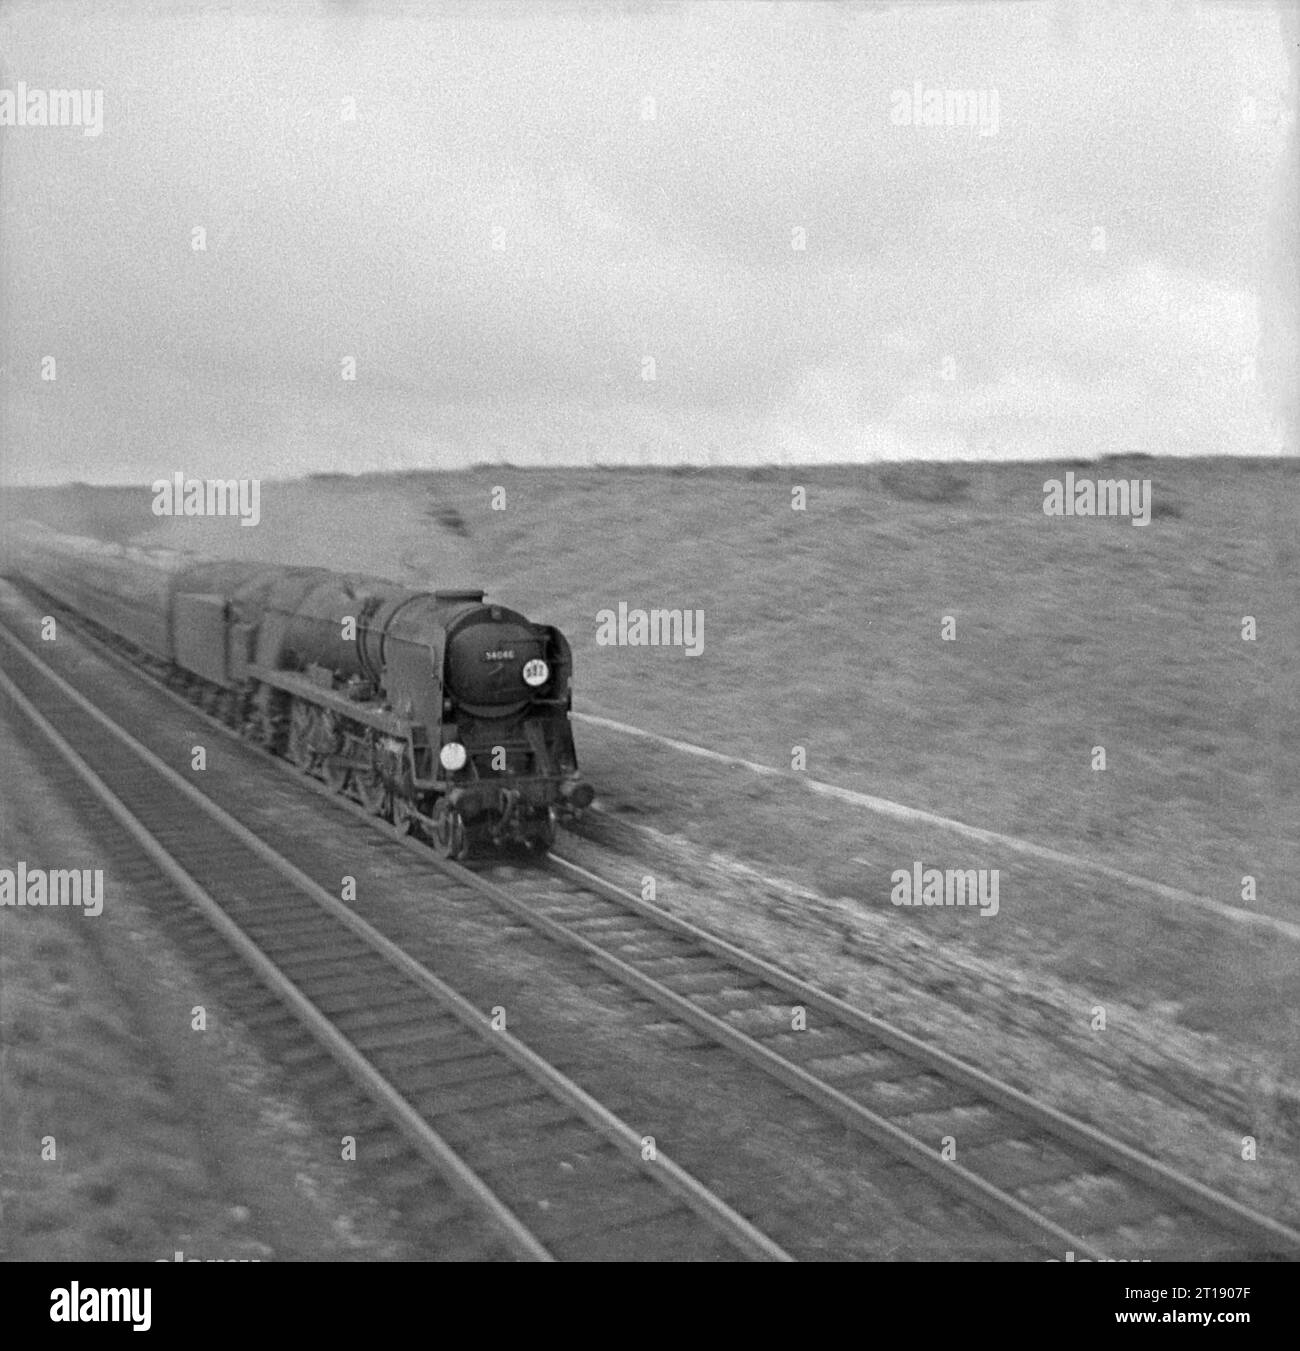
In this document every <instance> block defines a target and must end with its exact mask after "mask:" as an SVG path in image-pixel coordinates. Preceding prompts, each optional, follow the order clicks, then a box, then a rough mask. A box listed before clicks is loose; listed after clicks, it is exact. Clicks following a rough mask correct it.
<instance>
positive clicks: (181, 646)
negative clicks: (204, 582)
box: [173, 595, 231, 685]
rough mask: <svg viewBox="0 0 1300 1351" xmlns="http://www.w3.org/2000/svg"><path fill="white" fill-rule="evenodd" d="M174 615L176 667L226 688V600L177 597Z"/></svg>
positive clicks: (216, 597)
mask: <svg viewBox="0 0 1300 1351" xmlns="http://www.w3.org/2000/svg"><path fill="white" fill-rule="evenodd" d="M173 614H174V616H175V641H176V654H175V655H176V663H177V665H179V666H183V667H185V669H186V670H187V671H193V672H194V673H195V675H200V676H202V677H203V678H204V680H211V681H212V682H213V683H214V684H217V685H229V684H230V683H231V682H230V675H229V670H228V666H227V658H228V652H229V648H228V634H227V625H226V600H225V597H224V596H196V595H178V596H177V597H176V602H175V608H174V611H173Z"/></svg>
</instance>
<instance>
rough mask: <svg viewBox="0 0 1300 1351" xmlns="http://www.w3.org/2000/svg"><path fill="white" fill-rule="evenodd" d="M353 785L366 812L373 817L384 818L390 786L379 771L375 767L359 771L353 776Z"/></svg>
mask: <svg viewBox="0 0 1300 1351" xmlns="http://www.w3.org/2000/svg"><path fill="white" fill-rule="evenodd" d="M352 785H353V787H354V788H356V790H357V799H358V801H359V802H360V803H361V805H362V806H363V807H364V808H365V809H366V811H368V812H369V813H370V815H371V816H383V814H384V812H385V810H386V809H387V807H388V785H387V784H386V783H385V782H384V781H383V779H382V778H380V776H379V771H378V770H377V769H376V768H375V767H374V766H373V765H371V766H370V767H369V768H368V769H358V770H357V771H356V773H354V774H353V775H352Z"/></svg>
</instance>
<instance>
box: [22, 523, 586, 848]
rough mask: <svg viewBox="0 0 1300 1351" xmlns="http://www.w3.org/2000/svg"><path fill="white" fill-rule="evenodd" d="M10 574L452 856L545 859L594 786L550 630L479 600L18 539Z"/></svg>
mask: <svg viewBox="0 0 1300 1351" xmlns="http://www.w3.org/2000/svg"><path fill="white" fill-rule="evenodd" d="M19 545H20V549H19V562H18V565H17V567H16V571H17V572H18V573H19V575H21V576H23V577H25V578H26V579H27V580H28V581H30V582H31V583H32V584H34V585H35V586H36V587H37V588H39V589H40V590H41V591H43V592H45V593H46V594H48V595H49V596H51V597H52V598H53V599H55V600H56V601H58V602H60V603H61V604H63V605H65V606H67V607H68V608H69V609H70V610H72V611H74V612H76V613H77V614H78V615H80V616H82V617H83V618H84V619H85V620H87V621H89V622H91V623H92V624H93V625H95V626H96V627H98V628H99V629H101V630H103V631H105V632H106V633H107V634H108V635H109V636H111V637H112V638H113V639H115V640H116V642H117V644H118V645H119V646H120V647H124V648H125V649H126V650H127V651H128V652H129V654H130V655H131V656H132V657H133V658H134V659H135V660H137V661H138V662H139V663H140V664H142V665H145V666H147V667H149V668H151V669H153V670H154V672H155V673H156V674H158V675H161V676H163V677H165V678H166V679H167V680H168V682H169V683H170V684H172V685H173V686H174V687H177V688H180V689H182V690H183V691H184V692H185V693H186V694H187V695H188V696H189V697H191V698H193V699H194V700H195V701H196V702H198V703H200V704H201V705H202V706H203V707H204V708H205V709H206V710H207V711H208V712H210V713H213V714H215V715H216V716H219V717H220V718H222V719H223V720H224V721H225V722H226V723H228V724H229V725H230V726H232V727H236V728H238V729H239V730H240V731H241V732H242V733H243V734H244V735H245V736H247V737H249V738H250V739H251V740H253V741H254V742H256V743H257V744H259V745H262V746H265V747H267V748H268V749H270V750H271V751H273V752H274V753H276V754H277V755H282V756H285V757H286V758H287V759H289V760H290V761H292V763H293V764H294V765H296V766H297V767H298V768H299V769H300V770H302V771H303V772H304V773H307V774H310V775H312V776H314V777H317V778H320V779H322V780H323V781H324V782H325V783H326V784H327V785H329V787H330V788H332V789H333V790H334V791H335V792H338V793H343V794H347V795H349V796H352V797H354V798H355V799H356V800H357V801H359V802H360V803H361V804H362V805H363V806H364V807H365V808H366V810H367V811H369V812H371V813H372V814H374V815H376V816H380V817H383V818H385V819H387V820H389V821H391V822H392V823H393V825H394V826H396V827H397V828H398V829H399V830H400V831H403V832H412V831H415V832H417V833H419V834H421V835H423V836H425V837H426V838H427V839H428V841H429V842H430V843H431V844H432V846H433V847H434V849H435V850H436V851H437V852H438V853H439V854H440V855H442V856H443V857H445V858H464V857H466V856H467V855H468V854H469V853H471V852H473V851H474V850H476V849H483V848H487V847H489V846H491V845H500V844H503V843H505V842H507V841H513V842H522V843H524V844H526V845H527V846H529V847H530V848H531V849H533V850H536V851H538V852H545V851H546V850H547V849H549V848H550V846H551V845H552V844H553V843H554V840H555V833H556V824H557V821H558V819H560V818H561V817H572V816H576V815H577V814H578V813H579V812H581V810H582V809H583V808H584V807H586V806H588V805H589V804H590V802H591V800H592V798H593V796H594V791H593V789H592V787H591V785H590V784H589V783H587V782H586V781H585V780H583V778H582V777H581V776H580V774H579V773H578V761H577V755H576V753H575V750H574V745H573V732H572V728H571V725H570V722H569V710H570V707H571V704H572V694H571V690H570V683H571V679H572V673H573V658H572V653H571V650H570V647H569V643H568V641H567V640H566V639H565V637H564V635H563V634H562V633H561V632H560V631H559V629H557V628H553V627H552V626H550V625H545V624H534V623H532V622H531V621H530V620H528V619H527V618H525V617H524V616H523V615H522V614H519V613H518V612H517V611H515V610H510V609H507V608H506V607H504V606H501V605H495V604H490V603H488V602H487V601H486V600H485V599H484V593H483V592H482V591H477V590H442V591H432V592H427V591H413V590H410V589H408V588H406V587H402V586H398V585H396V584H395V583H392V582H386V581H382V580H380V579H377V578H374V577H365V576H355V575H345V574H340V573H335V572H329V571H327V570H325V569H323V568H304V567H281V566H278V565H274V564H266V563H239V562H227V561H221V560H218V559H212V558H205V557H202V556H200V555H196V554H191V553H183V552H178V551H173V550H163V549H142V548H136V547H131V546H122V545H114V544H107V543H104V542H102V541H99V540H91V539H82V538H75V537H70V536H64V535H60V534H57V533H56V532H53V531H50V530H47V529H45V528H43V527H30V528H27V529H25V530H24V532H23V534H22V537H21V539H20V541H19Z"/></svg>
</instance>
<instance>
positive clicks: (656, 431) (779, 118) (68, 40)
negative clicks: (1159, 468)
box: [0, 4, 1295, 478]
mask: <svg viewBox="0 0 1300 1351" xmlns="http://www.w3.org/2000/svg"><path fill="white" fill-rule="evenodd" d="M50 13H51V12H50V10H49V8H48V7H47V6H45V5H43V4H40V5H29V6H26V7H20V8H17V9H12V8H11V9H10V10H8V11H6V14H5V16H4V18H3V19H0V38H3V39H4V50H5V51H6V52H7V53H8V55H7V56H6V58H5V59H6V66H5V68H4V70H3V72H0V83H3V84H12V82H13V81H15V80H17V79H20V78H22V79H26V80H27V82H28V83H29V84H33V85H36V84H41V85H45V86H49V87H86V88H97V87H102V88H103V89H104V94H105V129H104V134H103V135H102V136H100V137H98V138H96V139H94V140H87V139H84V138H81V137H80V136H75V137H71V136H61V135H60V133H59V131H58V129H55V128H49V129H45V130H44V131H43V132H42V133H40V134H37V133H36V131H35V129H25V130H24V131H22V132H21V134H20V133H19V131H18V129H13V130H7V131H6V132H5V133H4V137H5V140H4V152H3V153H4V163H3V181H2V184H0V197H2V198H3V221H2V225H3V229H4V235H5V238H6V240H7V241H8V243H9V246H10V247H9V248H8V249H7V250H6V253H7V264H8V273H7V280H6V292H7V303H8V312H9V315H10V317H11V325H10V334H9V342H8V349H7V352H6V358H7V362H6V364H7V376H6V381H7V384H6V392H7V395H8V403H9V406H10V410H11V422H10V426H9V433H10V435H9V437H8V441H9V443H10V444H11V445H12V446H13V449H12V450H11V451H9V452H8V453H7V460H6V463H5V464H4V465H3V466H0V468H2V469H3V471H4V472H5V473H6V474H8V475H9V476H11V477H30V476H31V475H33V474H39V475H48V476H56V477H57V476H62V475H63V474H65V473H70V474H73V475H75V476H77V477H91V478H93V477H97V476H102V475H108V474H113V475H118V474H137V475H141V476H148V475H152V473H153V472H154V471H155V470H157V471H159V472H162V471H164V470H166V471H170V470H171V469H173V468H175V467H176V464H177V462H176V459H175V457H176V456H177V455H181V454H183V455H187V456H198V455H202V456H204V457H205V458H207V459H209V460H210V461H212V462H213V463H214V464H216V465H217V466H218V467H219V466H220V464H221V463H223V462H224V461H225V460H231V459H241V460H242V459H243V458H245V457H247V456H250V455H251V456H254V457H255V456H257V455H260V456H261V457H262V459H263V460H266V461H270V462H271V463H272V464H274V465H275V466H276V467H277V468H280V469H287V468H289V467H291V466H292V465H301V466H303V467H310V468H346V467H348V464H349V463H353V462H355V459H356V456H357V455H358V454H365V455H379V456H383V457H386V458H387V460H388V461H390V462H393V463H403V462H416V461H417V460H419V459H420V457H425V458H426V459H427V458H428V457H433V456H437V457H439V459H440V462H444V461H454V462H460V461H474V460H477V459H483V458H488V454H487V450H486V448H487V447H490V446H504V447H506V448H508V449H509V450H510V454H511V457H512V458H515V459H519V460H526V459H528V458H530V457H531V458H535V459H540V458H555V457H562V456H564V455H565V454H569V453H571V454H573V455H575V456H576V457H578V458H581V457H582V456H583V455H586V454H589V453H597V451H599V447H597V446H595V445H594V444H589V443H593V442H594V441H595V440H598V439H601V438H603V439H604V440H605V441H606V442H608V443H609V444H608V446H607V448H606V449H605V450H604V451H600V452H599V453H602V454H606V455H607V456H608V457H609V458H621V457H628V458H636V457H638V456H640V457H642V458H653V457H655V456H663V457H668V456H678V455H680V456H682V457H686V458H690V457H692V456H696V455H698V456H703V455H705V454H708V453H710V452H709V450H708V447H710V446H712V447H714V450H713V452H712V453H714V454H715V455H717V456H720V457H737V458H743V457H744V456H746V455H750V456H764V455H766V456H782V455H794V456H802V455H805V454H809V453H812V452H813V451H814V450H815V451H816V453H818V454H821V455H824V456H826V457H831V458H840V457H842V458H863V457H869V456H872V455H877V454H882V455H895V454H908V453H916V454H934V453H940V452H943V453H947V452H948V451H951V450H953V449H954V448H956V449H957V450H958V451H961V450H963V449H965V450H967V451H970V450H971V448H972V447H979V446H988V445H990V444H992V438H994V437H995V436H996V437H1000V438H1001V440H1000V441H999V444H1006V443H1014V444H1016V445H1018V446H1022V447H1025V448H1026V449H1027V450H1028V451H1030V452H1034V453H1046V454H1078V453H1086V450H1085V449H1084V448H1086V447H1087V446H1091V445H1094V444H1095V443H1096V440H1097V428H1098V427H1099V426H1102V425H1105V424H1106V422H1107V420H1108V419H1109V420H1110V421H1111V422H1114V421H1115V420H1116V419H1131V418H1132V417H1134V416H1135V409H1134V404H1133V402H1132V394H1133V391H1140V390H1144V391H1146V397H1147V400H1148V403H1150V402H1151V401H1153V400H1154V401H1155V402H1156V403H1157V404H1158V407H1156V408H1155V410H1154V412H1153V413H1152V417H1153V418H1154V421H1155V422H1156V424H1157V425H1158V424H1160V423H1161V421H1163V423H1164V425H1165V428H1166V430H1167V431H1168V432H1169V436H1170V442H1171V444H1176V445H1178V446H1181V447H1182V448H1183V449H1184V450H1195V449H1198V448H1199V449H1206V450H1210V449H1213V450H1223V449H1235V450H1242V451H1258V450H1261V449H1265V448H1267V444H1277V443H1278V436H1277V434H1276V433H1275V432H1272V433H1270V432H1268V431H1267V430H1264V431H1261V428H1265V429H1267V428H1268V426H1269V425H1270V419H1272V421H1273V422H1274V423H1275V422H1276V421H1277V417H1276V416H1275V414H1274V413H1271V412H1269V411H1268V409H1269V408H1274V409H1276V408H1283V407H1284V406H1285V404H1286V399H1287V397H1288V391H1293V389H1294V381H1293V374H1287V373H1286V370H1287V368H1286V367H1285V359H1286V354H1287V353H1288V352H1292V353H1293V352H1294V342H1295V325H1294V314H1293V312H1291V313H1288V312H1287V310H1286V309H1285V307H1284V306H1282V305H1281V304H1280V303H1279V302H1278V301H1277V298H1276V294H1275V292H1276V289H1277V288H1276V285H1275V282H1276V279H1277V278H1278V277H1279V276H1282V275H1283V274H1285V272H1286V268H1287V266H1288V265H1289V266H1290V267H1291V268H1292V269H1293V268H1294V263H1293V262H1290V263H1289V264H1288V261H1287V260H1288V259H1291V258H1292V257H1293V253H1294V248H1293V243H1294V233H1293V231H1294V225H1293V221H1294V215H1295V213H1294V211H1293V210H1292V208H1293V207H1294V192H1295V189H1294V175H1293V174H1288V173H1287V172H1286V168H1285V166H1286V163H1287V161H1286V160H1285V154H1286V145H1287V139H1286V138H1287V134H1288V133H1287V125H1288V124H1287V122H1286V118H1287V116H1291V115H1292V114H1291V112H1290V110H1291V109H1293V100H1294V80H1293V76H1292V74H1291V72H1290V71H1289V69H1288V66H1287V59H1286V54H1285V50H1284V43H1283V40H1282V39H1283V34H1282V29H1281V28H1280V26H1279V23H1280V21H1279V20H1278V18H1277V17H1276V16H1275V15H1272V14H1270V13H1269V12H1267V11H1263V10H1259V11H1256V10H1242V9H1228V8H1216V7H1207V8H1195V9H1193V8H1189V7H1183V6H1172V7H1165V8H1162V9H1157V10H1155V11H1152V12H1150V13H1147V12H1142V13H1138V12H1136V11H1133V10H1132V9H1131V8H1130V7H1128V6H1116V7H1111V6H1108V5H1099V6H1092V5H1089V6H1086V7H1082V8H1078V7H1071V6H1053V5H1025V6H1007V7H996V6H991V7H983V8H977V7H931V8H928V9H920V8H918V9H901V8H890V7H879V6H840V5H829V6H821V5H794V6H752V7H751V6H746V5H740V4H723V5H712V6H711V5H694V4H692V5H684V6H653V5H652V6H641V7H632V6H629V7H625V9H624V10H623V12H617V11H611V10H609V9H607V8H605V7H590V6H572V5H556V6H553V7H544V6H529V7H517V6H502V7H495V6H491V5H487V4H482V5H477V4H475V5H468V6H461V7H450V8H449V7H442V6H440V7H438V8H437V9H435V10H429V11H427V12H426V11H425V10H424V9H423V8H410V7H407V8H403V7H400V6H392V7H384V8H378V7H376V8H375V9H373V10H371V9H369V8H367V7H365V6H361V5H358V6H349V7H340V6H327V5H317V4H302V5H301V6H299V7H288V6H286V7H277V8H276V10H275V12H274V13H269V14H265V15H253V14H248V15H243V16H238V17H234V16H231V15H228V14H227V15H222V14H217V13H212V12H206V11H197V12H190V13H186V12H183V11H178V12H176V13H174V14H169V15H168V16H166V17H165V18H159V17H158V16H156V15H153V14H144V13H140V14H138V15H137V14H134V13H132V12H130V11H125V12H122V11H114V12H112V13H109V12H108V11H103V12H96V11H80V12H79V11H66V12H63V13H64V15H65V17H63V18H62V19H61V20H60V22H59V23H58V24H56V23H55V22H53V21H52V20H51V17H50ZM1175 38H1176V40H1174V39H1175ZM915 82H921V83H922V84H923V85H924V86H927V87H936V88H957V89H975V90H980V89H984V90H988V89H996V90H997V92H998V96H999V109H1000V119H999V130H998V134H997V135H996V136H991V137H981V136H979V135H978V133H977V132H976V131H973V130H972V129H970V128H961V127H942V128H941V127H898V126H894V125H892V124H891V122H890V118H889V110H890V105H891V97H892V95H893V92H894V91H895V90H898V89H904V90H907V89H911V88H912V86H913V84H914V83H915ZM1247 95H1249V96H1250V97H1252V98H1255V99H1256V101H1257V103H1258V106H1259V107H1260V108H1263V109H1265V110H1267V109H1273V110H1274V111H1275V116H1274V120H1273V121H1269V120H1268V118H1267V117H1261V118H1257V119H1255V121H1253V122H1246V121H1244V120H1243V116H1242V99H1243V97H1245V96H1247ZM353 113H355V116H354V117H353V115H352V114H353ZM1292 121H1293V116H1292ZM1288 222H1292V223H1291V224H1290V225H1289V224H1288ZM196 227H198V228H201V229H202V230H204V231H205V232H206V237H205V243H206V248H204V249H203V250H201V251H196V250H195V249H194V248H193V247H192V244H193V239H194V234H193V232H194V230H195V228H196ZM1099 230H1100V231H1102V232H1103V236H1104V248H1101V249H1098V248H1097V247H1096V241H1097V238H1098V236H1097V232H1098V231H1099ZM1288 230H1290V231H1291V233H1290V234H1288ZM796 241H798V244H796ZM1288 241H1290V247H1289V251H1288ZM799 245H802V246H801V247H800V246H799ZM1292 277H1293V272H1292ZM1261 298H1262V299H1263V300H1264V302H1265V308H1264V313H1263V316H1262V318H1261V319H1259V320H1258V321H1257V319H1256V308H1257V306H1258V304H1259V302H1260V300H1261ZM1288 344H1289V346H1288ZM1255 347H1259V348H1260V349H1261V350H1260V352H1259V353H1258V355H1259V357H1260V367H1261V372H1262V374H1261V382H1262V387H1261V388H1255V389H1252V388H1249V387H1247V388H1246V389H1242V388H1240V387H1239V386H1240V381H1236V376H1237V374H1238V368H1239V367H1240V364H1241V361H1242V360H1243V359H1244V358H1245V357H1247V356H1249V355H1250V352H1251V351H1252V350H1253V349H1254V348H1255ZM47 355H54V356H55V357H56V358H57V360H58V369H59V378H58V380H57V381H56V382H54V385H53V387H50V385H49V383H48V382H41V381H40V380H39V378H38V373H39V369H40V362H41V360H42V358H43V357H44V356H47ZM349 355H350V356H353V357H355V359H356V362H357V380H356V381H355V382H353V383H351V384H349V385H345V384H344V382H342V381H341V380H340V360H341V358H342V357H344V356H349ZM647 357H649V358H652V359H653V362H654V376H655V378H654V379H653V380H647V379H645V378H644V376H645V374H646V370H647V367H646V358H647ZM1234 363H1235V364H1234ZM949 369H955V375H953V377H952V378H945V376H944V374H943V372H944V371H945V370H949ZM1293 369H1294V367H1291V368H1290V370H1291V371H1292V372H1293ZM1234 381H1236V383H1234ZM1289 397H1290V398H1291V399H1292V401H1293V399H1294V395H1293V392H1291V393H1290V394H1289ZM1252 399H1253V400H1254V401H1255V402H1254V403H1252V402H1251V400H1252ZM1207 402H1208V403H1209V406H1208V407H1207ZM1256 405H1258V406H1256ZM1266 405H1267V407H1266ZM1292 407H1293V402H1292ZM1293 416H1294V414H1293V413H1292V417H1293ZM565 419H568V422H567V426H568V434H566V433H565V426H566V423H565ZM1144 422H1145V418H1144ZM1176 422H1179V424H1180V425H1178V426H1175V423H1176ZM1017 424H1018V425H1017ZM1122 434H1123V435H1128V434H1130V433H1129V432H1127V431H1123V432H1122ZM1156 434H1157V435H1158V432H1157V433H1156ZM1270 437H1271V441H1270ZM574 447H581V448H582V449H581V450H577V449H572V448H574ZM972 453H973V452H972ZM214 472H215V471H214Z"/></svg>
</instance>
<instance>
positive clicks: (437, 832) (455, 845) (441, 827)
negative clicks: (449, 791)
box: [432, 802, 469, 859]
mask: <svg viewBox="0 0 1300 1351" xmlns="http://www.w3.org/2000/svg"><path fill="white" fill-rule="evenodd" d="M432 843H433V852H434V853H435V854H437V855H438V857H439V858H448V859H462V858H464V857H465V856H466V854H468V853H469V832H468V831H467V830H466V829H465V819H464V817H462V816H461V814H460V813H459V812H454V811H452V810H451V808H449V807H448V806H447V804H446V803H445V802H439V803H438V806H437V808H436V809H435V810H434V813H433V841H432Z"/></svg>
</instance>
